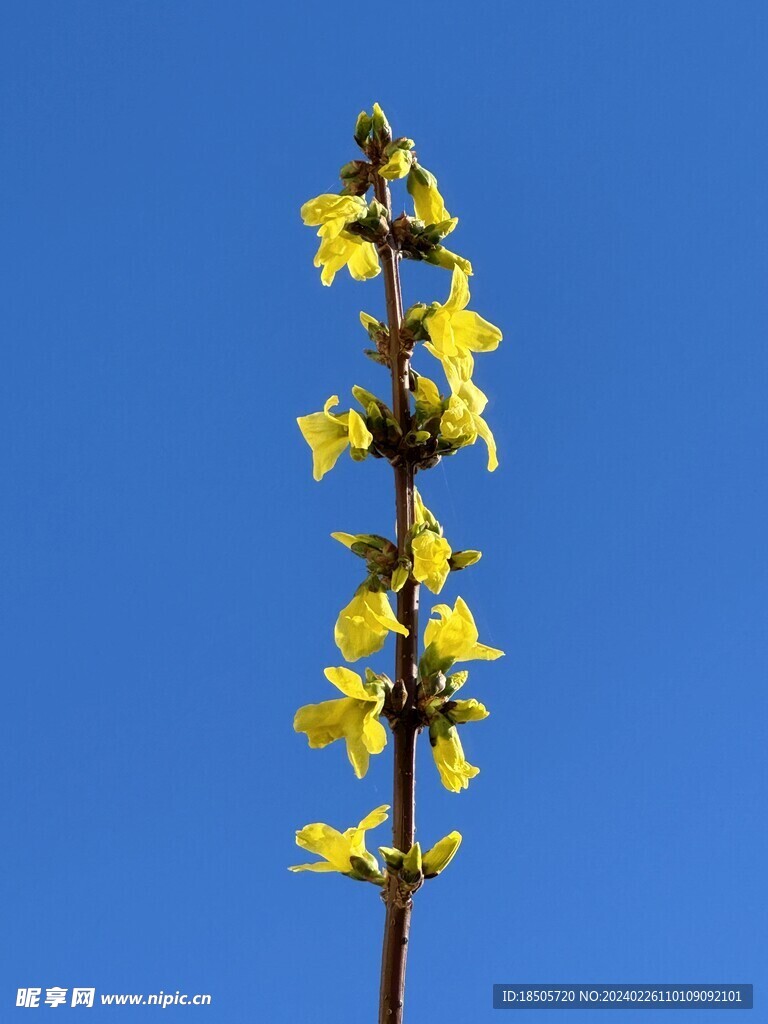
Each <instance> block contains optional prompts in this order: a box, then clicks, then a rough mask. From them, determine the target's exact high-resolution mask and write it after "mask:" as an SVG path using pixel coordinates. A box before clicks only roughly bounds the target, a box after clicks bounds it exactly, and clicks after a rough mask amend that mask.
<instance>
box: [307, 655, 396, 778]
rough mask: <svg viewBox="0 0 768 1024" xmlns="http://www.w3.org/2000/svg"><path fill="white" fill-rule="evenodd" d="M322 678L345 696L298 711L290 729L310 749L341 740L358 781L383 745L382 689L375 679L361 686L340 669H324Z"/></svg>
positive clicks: (349, 672) (350, 673)
mask: <svg viewBox="0 0 768 1024" xmlns="http://www.w3.org/2000/svg"><path fill="white" fill-rule="evenodd" d="M325 677H326V679H327V680H328V681H329V682H331V683H333V685H334V686H335V687H336V688H337V689H339V690H341V692H342V693H343V694H344V695H345V696H344V697H340V698H337V699H336V700H326V701H323V702H322V703H321V704H306V705H305V706H304V707H302V708H299V710H298V711H297V712H296V717H295V718H294V720H293V728H294V729H295V730H296V732H303V733H306V735H307V739H308V740H309V745H310V747H312V748H313V749H320V748H322V747H327V746H328V744H329V743H333V742H335V741H336V740H340V739H342V738H343V739H344V740H345V741H346V744H347V756H348V757H349V763H350V764H351V765H352V768H353V770H354V772H355V775H356V776H357V777H358V779H362V778H363V776H364V775H365V774H366V772H367V771H368V763H369V760H370V755H371V754H380V753H381V752H382V750H383V749H384V747H385V746H386V745H387V733H386V730H385V729H384V726H383V725H382V724H381V722H380V721H379V715H380V714H381V709H382V708H383V707H384V697H385V694H386V691H385V688H384V686H383V685H382V684H381V683H380V682H376V681H375V679H374V680H371V682H369V683H367V684H366V683H364V682H363V680H362V679H361V678H360V676H359V675H358V674H357V672H353V671H352V670H351V669H348V668H344V667H339V668H327V669H326V670H325Z"/></svg>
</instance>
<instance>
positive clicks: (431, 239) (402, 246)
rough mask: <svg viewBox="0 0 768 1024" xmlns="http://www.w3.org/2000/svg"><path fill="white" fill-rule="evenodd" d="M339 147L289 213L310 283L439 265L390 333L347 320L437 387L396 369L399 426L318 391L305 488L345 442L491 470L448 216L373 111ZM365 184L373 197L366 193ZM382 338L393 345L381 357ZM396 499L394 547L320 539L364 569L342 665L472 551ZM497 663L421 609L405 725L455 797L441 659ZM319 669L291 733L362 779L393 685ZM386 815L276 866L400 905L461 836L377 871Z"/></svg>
mask: <svg viewBox="0 0 768 1024" xmlns="http://www.w3.org/2000/svg"><path fill="white" fill-rule="evenodd" d="M355 140H356V142H357V144H358V145H359V147H360V149H361V150H362V152H363V155H364V157H365V159H357V160H352V161H350V162H349V163H347V164H345V165H344V166H343V167H342V168H341V172H340V178H341V188H340V191H339V192H338V193H332V194H324V195H319V196H316V197H315V198H314V199H311V200H309V201H308V202H307V203H305V204H304V206H303V207H302V210H301V215H302V218H303V220H304V223H305V224H307V225H309V226H312V227H316V228H318V232H317V234H318V236H319V238H320V245H319V248H318V250H317V254H316V256H315V266H317V267H320V268H321V281H322V283H323V284H324V285H330V284H331V283H332V282H333V280H334V278H335V275H336V274H337V272H338V271H339V270H340V269H341V268H343V267H344V266H346V267H347V269H348V270H349V273H350V275H351V276H352V278H353V279H354V280H357V281H365V280H369V279H370V278H373V277H375V276H376V275H378V274H379V273H380V272H381V258H382V254H383V255H384V256H388V257H389V258H390V259H412V260H422V261H425V262H428V263H431V264H433V265H435V266H438V267H444V268H446V269H448V270H450V271H451V282H450V289H449V293H448V297H447V298H446V300H445V302H443V303H439V302H432V303H431V304H425V303H416V304H415V305H412V306H411V307H410V308H409V309H407V310H406V312H405V314H404V316H403V318H402V320H401V321H400V322H399V323H396V324H395V327H394V328H393V325H392V323H391V322H390V323H387V322H385V321H382V320H380V319H378V318H377V317H375V316H373V315H371V314H370V313H365V312H363V313H361V314H360V319H361V323H362V325H363V327H364V329H365V331H366V332H367V335H368V337H369V338H370V340H371V341H372V342H373V343H374V344H375V348H374V349H370V350H366V354H367V355H369V356H370V357H371V358H372V359H373V360H374V361H375V362H376V363H378V364H379V365H382V366H385V367H388V368H390V369H391V370H393V372H394V369H393V366H394V363H393V361H394V359H395V357H396V356H397V355H398V354H399V355H400V357H402V356H405V357H406V358H407V359H408V360H410V358H411V356H413V355H414V352H415V349H416V346H417V345H418V344H419V343H421V344H422V348H423V350H424V351H426V352H427V353H428V355H429V356H430V357H432V358H433V359H434V360H435V361H436V363H437V364H439V369H441V370H442V373H443V375H444V378H445V387H444V388H443V389H442V390H441V387H440V386H439V385H438V384H437V383H435V381H434V380H432V379H430V377H428V376H425V375H423V374H422V373H420V372H417V371H416V370H415V369H413V368H410V366H409V370H408V374H409V385H410V387H409V390H410V395H411V402H412V404H411V406H410V408H409V410H408V417H407V420H408V422H407V423H405V424H404V422H403V417H402V416H400V417H399V418H398V417H396V416H395V415H394V414H393V412H392V410H391V409H390V407H389V406H388V405H387V403H386V402H385V401H383V400H382V399H380V398H378V397H377V396H376V395H374V394H373V393H371V392H370V391H367V390H366V389H364V388H361V387H359V386H355V387H353V388H352V395H353V397H354V398H355V400H356V402H357V403H358V404H359V406H360V410H361V411H357V410H355V409H349V410H347V411H346V412H341V413H337V412H334V411H333V410H334V409H335V408H336V407H337V406H338V404H339V399H338V397H337V396H336V395H334V396H332V397H331V398H329V399H328V401H327V402H326V403H325V405H324V407H323V410H322V412H315V413H310V414H309V415H306V416H301V417H299V418H298V424H299V428H300V430H301V432H302V434H303V436H304V439H305V440H306V442H307V444H308V445H309V447H310V448H311V450H312V460H313V472H314V477H315V480H321V479H322V478H323V477H324V476H325V474H326V473H328V472H329V471H330V470H331V469H332V468H333V467H334V466H335V464H336V462H337V461H338V459H339V456H340V455H341V454H342V453H343V452H344V451H345V450H346V449H349V453H350V455H351V457H352V459H353V460H354V461H358V462H359V461H362V460H364V459H366V458H367V457H368V456H372V457H373V458H379V459H386V460H387V461H389V462H390V463H391V464H392V465H393V466H395V467H397V466H402V465H404V464H406V465H409V466H410V467H411V468H412V471H413V473H416V472H417V471H423V470H425V469H428V468H431V467H432V466H434V465H436V464H437V463H438V462H439V461H440V459H441V458H442V457H443V456H450V455H454V454H455V453H456V452H458V451H459V450H460V449H462V448H465V447H468V446H471V445H474V443H475V442H476V440H477V439H478V438H480V439H481V440H482V441H484V442H485V444H486V446H487V449H488V461H487V466H488V470H489V471H491V472H492V471H493V470H495V469H496V468H497V466H498V457H497V449H496V442H495V439H494V437H493V434H492V432H491V429H490V427H489V426H488V424H487V422H486V420H485V419H484V417H483V413H484V411H485V408H486V405H487V401H488V400H487V398H486V396H485V394H484V393H483V392H482V391H481V390H480V388H479V387H478V386H477V385H476V384H475V383H474V381H473V379H472V378H473V373H474V359H475V355H476V354H480V353H486V352H492V351H494V350H495V349H496V348H497V347H498V345H499V342H500V341H501V337H502V336H501V331H500V330H499V329H498V328H497V327H495V326H494V325H493V324H491V323H489V322H488V321H487V320H485V319H483V317H481V316H480V315H479V314H478V313H476V312H473V311H472V310H470V309H468V308H467V307H468V305H469V301H470V293H469V276H470V275H471V274H472V266H471V264H470V263H469V261H468V260H466V259H465V258H464V257H462V256H459V255H457V254H456V253H454V252H452V251H450V250H449V249H447V248H445V246H444V245H443V240H444V239H445V238H446V236H447V235H449V234H450V233H451V232H453V231H454V229H455V228H456V226H457V224H458V218H457V217H452V216H451V214H450V213H449V212H448V210H447V208H446V205H445V201H444V199H443V196H442V194H441V192H440V190H439V188H438V183H437V180H436V178H435V176H434V174H432V173H431V172H430V171H428V170H427V169H426V168H425V167H423V165H422V164H421V163H420V162H419V160H418V158H417V154H416V149H415V144H414V142H413V140H411V139H407V138H393V136H392V131H391V129H390V127H389V124H388V123H387V120H386V117H385V116H384V113H383V111H382V110H381V108H380V107H379V106H378V104H375V105H374V107H373V111H372V113H370V114H368V113H366V112H363V113H361V114H360V116H359V117H358V120H357V123H356V126H355ZM382 179H383V181H384V182H385V183H389V182H394V181H397V180H398V179H405V180H406V186H407V191H408V193H409V195H410V197H411V199H412V201H413V212H412V213H411V214H403V215H402V216H400V217H398V218H396V219H394V220H393V219H392V218H391V215H390V213H389V206H390V204H389V199H388V192H387V187H386V185H382ZM377 183H378V184H377ZM372 187H373V188H374V197H373V198H371V199H369V198H368V193H369V190H370V189H371V188H372ZM377 196H378V198H376V197H377ZM385 201H386V205H385ZM394 330H396V332H397V333H396V334H394ZM391 331H392V332H393V336H394V337H395V340H397V338H399V341H400V345H401V349H400V352H399V353H398V352H397V350H396V351H395V354H394V355H393V353H392V351H391V343H392V337H391V335H390V332H391ZM412 501H413V506H412V508H411V510H410V513H409V518H408V520H407V522H408V529H407V531H406V532H405V533H404V534H403V535H401V536H399V537H398V538H397V540H396V541H393V540H390V539H388V538H386V537H382V536H380V535H378V534H367V533H342V532H338V533H334V534H332V536H333V538H334V539H335V540H337V541H338V542H339V543H341V544H343V545H344V546H345V547H346V548H347V549H348V550H349V551H350V552H351V553H352V554H354V555H356V556H357V557H359V558H360V559H362V560H363V562H364V563H365V576H364V578H363V579H362V581H361V583H360V585H359V586H358V587H357V590H356V591H355V593H354V595H353V596H352V598H351V600H350V601H349V602H348V604H346V605H345V607H344V608H342V609H341V611H340V612H339V614H338V617H337V619H336V624H335V627H334V634H333V635H334V640H335V643H336V646H337V647H338V649H339V651H340V652H341V655H342V657H343V658H344V660H345V661H346V662H349V663H355V662H358V661H360V659H363V658H368V657H370V656H371V655H374V654H376V653H377V652H378V651H380V650H381V649H382V647H383V646H384V644H385V642H386V641H387V638H388V637H389V635H390V633H395V634H400V635H401V636H403V637H407V636H408V635H409V630H408V628H407V626H406V625H404V624H403V623H402V622H400V621H399V619H398V617H397V615H396V614H395V611H394V610H393V605H392V603H391V600H390V597H389V594H390V593H393V594H397V593H398V592H399V591H400V590H401V589H402V588H403V587H404V586H406V584H408V585H409V586H411V587H418V586H419V585H420V584H423V585H424V587H426V588H427V589H428V590H429V591H431V592H432V593H433V594H440V593H441V591H442V590H443V588H444V587H445V585H446V583H447V581H448V580H449V578H450V576H451V573H453V572H458V571H461V570H463V569H466V568H467V567H469V566H471V565H473V564H475V563H476V562H477V561H478V560H479V559H480V557H481V555H480V552H479V551H476V550H473V549H464V550H456V549H454V547H453V546H452V544H451V543H450V542H449V540H448V538H447V537H446V536H445V535H444V531H443V527H442V525H441V524H440V522H439V521H438V519H437V518H436V516H435V515H434V514H433V513H432V512H431V511H430V509H429V508H427V506H426V504H425V503H424V501H423V498H422V495H421V494H420V493H419V491H418V490H416V489H414V491H413V495H412ZM502 654H503V652H502V651H500V650H497V649H496V648H494V647H489V646H486V645H485V644H483V643H480V641H479V635H478V630H477V626H476V624H475V620H474V618H473V616H472V613H471V612H470V610H469V608H468V606H467V604H466V602H465V601H464V600H463V599H462V598H461V597H457V598H456V599H455V601H454V604H453V607H451V606H450V605H447V604H438V605H436V606H435V607H434V608H433V610H432V617H431V618H429V620H428V622H427V623H426V627H425V629H424V635H423V653H422V655H421V658H420V660H419V663H418V683H417V688H416V691H415V694H414V695H413V699H412V703H411V705H410V706H409V708H408V709H407V710H408V714H410V715H411V716H415V717H412V719H411V720H412V721H415V722H416V725H417V727H418V729H419V730H424V731H426V732H428V735H429V741H430V745H431V749H432V753H433V757H434V761H435V766H436V769H437V773H438V775H439V778H440V780H441V782H442V784H443V785H444V786H445V787H446V789H448V790H450V791H451V792H455V793H458V792H460V791H461V790H463V789H466V788H467V787H468V785H469V781H470V780H471V779H473V778H474V777H475V776H476V775H477V774H478V771H479V769H478V768H476V767H474V766H473V765H471V764H469V762H468V761H467V760H466V758H465V756H464V750H463V748H462V744H461V740H460V738H459V727H460V726H462V725H464V724H466V723H468V722H476V721H480V720H482V719H483V718H486V717H487V716H488V711H487V709H486V708H485V706H484V705H483V704H481V703H480V702H479V701H477V700H474V699H457V697H456V694H457V693H458V691H459V689H460V688H461V687H462V686H463V685H464V684H465V683H466V680H467V677H468V673H467V671H466V670H464V669H459V670H457V669H456V668H455V666H456V665H457V664H459V663H463V662H467V661H472V660H486V661H488V660H494V659H496V658H499V657H501V655H502ZM414 661H415V659H414ZM325 676H326V678H327V680H328V681H329V682H330V683H331V684H332V685H333V686H335V687H336V688H337V690H339V691H340V692H341V694H342V696H341V697H337V698H336V699H333V700H326V701H322V702H321V703H318V704H308V705H306V706H304V707H302V708H300V709H299V710H298V711H297V713H296V716H295V719H294V728H295V730H296V731H297V732H299V733H303V734H304V735H306V737H307V739H308V742H309V746H310V747H312V748H323V747H326V746H328V745H330V744H332V743H334V742H335V741H336V740H343V741H344V744H345V746H346V752H347V756H348V758H349V761H350V764H351V765H352V769H353V771H354V774H355V775H356V777H357V778H360V779H361V778H363V777H364V776H365V775H366V773H367V771H368V768H369V762H370V757H371V755H375V754H379V753H381V752H382V751H383V750H384V748H385V746H386V743H387V729H386V727H385V724H384V723H388V724H389V725H390V727H392V728H395V727H396V726H397V724H398V721H399V716H400V715H401V714H402V713H403V706H404V704H403V694H402V684H400V692H398V685H397V684H393V682H392V680H391V679H390V678H389V677H388V676H387V675H384V674H383V673H380V672H376V671H374V670H373V669H372V668H370V667H366V668H365V669H364V673H363V675H360V674H359V673H358V672H356V671H353V670H352V669H350V668H347V667H346V666H334V667H329V668H326V669H325ZM387 810H388V808H387V807H379V808H377V809H376V810H374V811H372V812H371V814H369V815H367V816H366V817H365V818H363V820H362V821H361V822H360V823H359V824H358V825H357V826H356V827H354V828H350V829H348V830H347V831H346V832H343V833H341V832H338V831H336V830H335V829H333V828H331V827H330V826H328V825H324V824H319V823H318V824H312V825H307V826H305V828H303V829H300V830H299V831H298V832H297V834H296V842H297V844H298V845H299V846H300V847H302V848H303V849H306V850H309V851H311V852H313V853H316V854H318V855H319V856H320V857H322V858H323V860H321V861H319V862H317V863H314V864H302V865H298V866H296V867H294V868H292V869H291V870H293V871H319V872H331V871H335V872H339V873H341V874H343V875H346V876H347V877H350V878H353V879H355V880H358V881H366V882H373V883H375V884H377V885H383V884H384V883H385V881H386V879H387V877H388V876H390V877H392V878H395V879H397V884H398V885H399V886H402V887H404V888H403V893H404V897H407V896H408V895H409V894H410V893H411V892H413V891H415V889H416V888H418V886H420V885H421V884H422V882H423V880H424V879H425V878H432V877H434V876H436V875H438V874H439V873H440V872H441V871H442V870H443V869H444V868H445V867H446V866H447V865H448V863H449V861H450V860H451V859H452V858H453V856H454V854H455V853H456V851H457V849H458V847H459V844H460V842H461V836H460V834H459V833H458V832H451V833H449V834H448V835H447V836H445V838H443V839H441V840H440V841H439V842H438V843H436V844H435V845H434V846H433V847H432V849H430V850H428V851H427V852H426V853H424V854H422V852H421V847H420V845H419V844H418V843H414V844H413V845H412V846H411V847H410V848H409V849H407V850H398V849H396V848H394V847H380V848H379V849H380V853H381V856H382V858H383V864H380V863H379V861H378V860H377V859H376V858H375V857H374V856H373V854H371V853H369V852H368V851H367V850H366V848H365V833H366V832H367V831H368V830H370V829H372V828H374V827H375V826H376V825H379V824H381V823H382V822H383V821H384V820H385V819H386V811H387Z"/></svg>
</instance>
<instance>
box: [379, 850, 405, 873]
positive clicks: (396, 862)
mask: <svg viewBox="0 0 768 1024" xmlns="http://www.w3.org/2000/svg"><path fill="white" fill-rule="evenodd" d="M379 853H380V854H381V856H382V857H383V858H384V863H385V864H386V865H387V867H388V868H391V869H392V870H393V871H399V870H400V868H401V867H402V866H403V857H405V854H404V853H403V851H402V850H396V849H395V848H394V847H392V846H380V847H379Z"/></svg>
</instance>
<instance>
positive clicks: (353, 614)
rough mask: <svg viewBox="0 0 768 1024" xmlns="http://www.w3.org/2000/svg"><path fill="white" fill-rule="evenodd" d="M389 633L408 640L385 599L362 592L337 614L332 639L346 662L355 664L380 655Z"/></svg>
mask: <svg viewBox="0 0 768 1024" xmlns="http://www.w3.org/2000/svg"><path fill="white" fill-rule="evenodd" d="M390 631H391V632H394V633H400V634H401V635H402V636H408V630H407V629H406V627H405V626H403V625H402V623H400V622H398V620H397V619H396V618H395V614H394V612H393V611H392V608H391V607H390V604H389V601H388V600H387V595H386V594H383V593H373V592H372V591H370V590H366V589H362V590H359V591H358V592H357V593H356V594H355V596H354V597H353V598H352V600H351V601H350V602H349V604H348V605H347V606H346V607H345V608H342V609H341V611H340V612H339V617H338V619H337V620H336V627H335V629H334V631H333V637H334V640H335V641H336V646H337V647H338V648H339V650H340V651H341V653H342V654H343V655H344V657H345V658H346V660H347V661H358V660H359V659H360V658H365V657H367V656H368V655H369V654H375V653H376V651H380V650H381V648H382V647H383V646H384V641H385V640H386V639H387V634H388V633H389V632H390Z"/></svg>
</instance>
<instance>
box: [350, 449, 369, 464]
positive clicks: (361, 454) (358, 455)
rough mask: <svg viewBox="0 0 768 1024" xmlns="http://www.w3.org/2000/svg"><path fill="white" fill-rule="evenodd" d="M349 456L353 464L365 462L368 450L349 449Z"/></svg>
mask: <svg viewBox="0 0 768 1024" xmlns="http://www.w3.org/2000/svg"><path fill="white" fill-rule="evenodd" d="M349 454H350V455H351V456H352V460H353V461H354V462H365V460H366V459H367V458H368V449H367V448H352V447H350V449H349Z"/></svg>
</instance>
